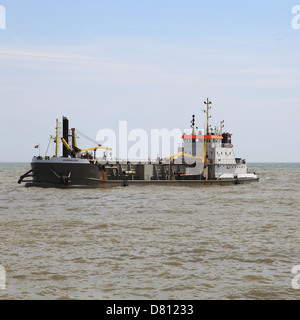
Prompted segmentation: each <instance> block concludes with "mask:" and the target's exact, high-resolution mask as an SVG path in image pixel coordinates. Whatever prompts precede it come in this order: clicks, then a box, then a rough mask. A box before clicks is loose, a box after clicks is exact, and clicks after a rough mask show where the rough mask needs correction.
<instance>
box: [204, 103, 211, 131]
mask: <svg viewBox="0 0 300 320" xmlns="http://www.w3.org/2000/svg"><path fill="white" fill-rule="evenodd" d="M204 104H206V110H203V111H204V113H206V134H207V135H209V118H211V116H210V115H209V109H211V106H210V104H211V101H209V99H208V98H207V100H206V101H204Z"/></svg>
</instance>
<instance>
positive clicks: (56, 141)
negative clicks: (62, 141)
mask: <svg viewBox="0 0 300 320" xmlns="http://www.w3.org/2000/svg"><path fill="white" fill-rule="evenodd" d="M55 144H56V146H55V157H56V158H57V157H58V147H59V122H58V119H56V134H55Z"/></svg>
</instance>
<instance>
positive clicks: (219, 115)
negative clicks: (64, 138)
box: [0, 0, 300, 162]
mask: <svg viewBox="0 0 300 320" xmlns="http://www.w3.org/2000/svg"><path fill="white" fill-rule="evenodd" d="M0 5H2V6H3V7H4V8H5V10H6V29H3V30H0V39H1V40H0V70H1V73H0V74H1V78H0V81H1V83H0V103H1V113H0V114H1V123H0V134H1V140H0V141H1V142H0V146H1V149H0V162H10V161H14V162H15V161H17V162H30V160H31V158H32V156H33V155H35V154H37V150H36V149H34V146H35V145H36V144H40V146H41V149H40V150H41V154H44V153H45V151H46V148H47V145H48V139H49V137H50V134H54V130H55V120H56V118H59V119H61V117H62V116H63V115H65V116H67V117H68V118H69V120H70V126H71V127H75V128H78V129H79V130H80V131H81V132H84V133H85V134H86V135H88V136H90V137H91V138H93V139H95V138H96V135H97V132H98V130H100V129H102V128H111V129H114V130H116V131H117V128H118V123H119V121H121V120H127V121H128V130H130V129H134V128H143V129H145V130H146V131H149V132H150V130H151V129H162V128H167V129H169V130H172V129H173V128H182V129H184V128H187V127H189V125H190V120H191V115H192V114H195V115H196V122H197V125H198V126H199V127H203V123H204V116H205V115H204V113H203V112H202V111H201V110H202V109H204V104H203V101H204V100H205V99H206V98H207V97H209V98H210V100H211V101H212V102H213V104H212V106H213V109H212V119H211V121H212V124H213V125H218V124H219V121H220V120H223V119H224V120H225V130H226V131H229V132H231V133H232V134H233V136H232V140H233V144H234V147H235V154H236V156H237V157H242V158H246V159H247V160H248V161H252V162H254V161H265V162H299V161H300V143H299V138H298V135H299V133H298V131H299V126H300V117H299V116H300V54H299V53H300V29H295V28H293V27H292V19H293V18H294V17H295V14H292V8H293V7H294V6H295V5H300V0H296V1H289V0H280V1H279V0H272V1H271V0H263V1H261V0H260V1H257V0H251V1H250V0H243V1H238V0H227V1H224V0H215V1H204V0H185V1H182V0H181V1H179V0H106V1H104V0H85V1H83V0H72V1H71V0H63V1H61V0H60V1H58V0H42V1H41V0H26V1H24V0H6V1H5V0H0ZM0 19H1V17H0ZM0 22H1V21H0ZM299 23H300V18H299ZM0 25H1V23H0ZM90 146H93V145H86V144H85V145H84V146H81V147H90ZM51 153H52V149H51V152H50V154H51Z"/></svg>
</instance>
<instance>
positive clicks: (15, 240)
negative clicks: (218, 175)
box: [0, 163, 300, 300]
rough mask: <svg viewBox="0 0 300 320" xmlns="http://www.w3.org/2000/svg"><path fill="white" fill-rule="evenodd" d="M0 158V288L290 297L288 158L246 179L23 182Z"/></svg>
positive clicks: (298, 186)
mask: <svg viewBox="0 0 300 320" xmlns="http://www.w3.org/2000/svg"><path fill="white" fill-rule="evenodd" d="M28 169H29V164H0V265H1V266H2V267H3V268H4V269H5V273H4V275H5V276H6V277H5V289H3V288H2V290H1V289H0V299H197V300H198V299H199V300H200V299H299V298H300V289H295V288H293V286H292V280H293V278H294V277H295V276H296V275H295V274H293V273H292V268H293V266H295V265H300V210H299V208H300V164H259V163H257V164H249V169H250V170H251V171H255V172H256V173H258V174H259V176H260V178H261V180H260V182H258V183H252V184H247V185H233V186H208V187H203V186H199V187H196V188H195V187H188V186H180V187H179V186H171V187H170V186H168V187H165V186H154V187H153V186H142V187H141V186H129V187H114V188H107V189H100V188H99V189H91V190H79V189H76V190H75V189H70V190H61V189H43V188H25V187H24V186H23V185H18V184H17V181H18V178H19V176H20V175H21V174H23V173H25V172H26V171H27V170H28Z"/></svg>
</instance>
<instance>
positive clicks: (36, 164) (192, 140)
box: [18, 99, 259, 187]
mask: <svg viewBox="0 0 300 320" xmlns="http://www.w3.org/2000/svg"><path fill="white" fill-rule="evenodd" d="M204 103H205V104H206V110H203V111H204V112H205V113H206V129H205V130H203V131H204V132H202V131H201V130H198V128H197V127H195V116H194V115H193V116H192V121H191V128H190V129H189V130H186V132H184V133H183V135H182V146H181V147H179V148H178V152H177V153H176V154H174V155H171V156H169V157H167V158H163V159H162V158H158V159H156V160H148V161H130V160H121V159H119V160H116V159H115V160H113V159H111V160H108V159H107V157H106V156H105V155H104V156H103V157H102V158H97V157H96V151H97V150H98V149H105V150H110V148H108V147H104V146H102V145H97V146H96V147H92V148H89V149H80V148H79V147H78V146H77V141H76V132H75V129H74V128H72V129H71V130H69V120H68V119H67V118H66V117H63V120H62V124H63V128H62V137H61V136H60V133H59V131H60V130H59V127H60V122H59V121H58V120H57V121H56V135H55V137H52V136H51V137H50V141H51V140H52V141H54V143H55V155H54V156H53V157H49V156H47V155H46V156H45V157H41V156H38V157H36V156H35V157H33V159H32V162H31V169H30V170H29V171H28V172H26V173H25V174H24V175H22V176H21V177H20V179H19V181H18V183H21V182H25V183H26V184H25V186H27V187H29V186H41V187H97V186H101V185H123V186H127V185H131V184H143V183H147V184H150V183H152V184H179V185H184V184H221V185H223V184H240V183H247V182H254V181H259V178H258V177H257V175H256V174H255V173H249V172H248V168H247V164H246V161H245V159H242V158H236V157H235V154H234V151H233V145H232V143H231V136H232V134H230V133H228V132H224V133H223V132H222V129H223V128H224V125H223V122H224V121H221V123H220V128H219V129H217V128H215V129H214V130H213V129H211V127H210V125H209V118H210V115H209V113H210V112H209V110H210V109H211V106H210V104H211V102H210V101H209V99H207V101H205V102H204ZM60 141H61V142H62V146H63V150H62V156H60V155H59V145H60ZM49 144H50V142H49ZM48 149H49V145H48Z"/></svg>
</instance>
